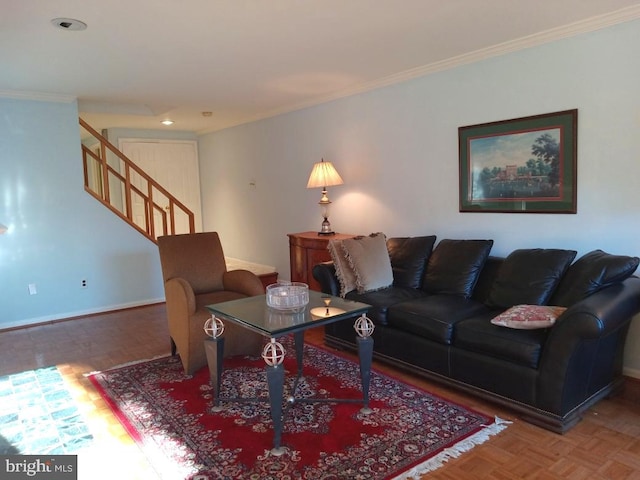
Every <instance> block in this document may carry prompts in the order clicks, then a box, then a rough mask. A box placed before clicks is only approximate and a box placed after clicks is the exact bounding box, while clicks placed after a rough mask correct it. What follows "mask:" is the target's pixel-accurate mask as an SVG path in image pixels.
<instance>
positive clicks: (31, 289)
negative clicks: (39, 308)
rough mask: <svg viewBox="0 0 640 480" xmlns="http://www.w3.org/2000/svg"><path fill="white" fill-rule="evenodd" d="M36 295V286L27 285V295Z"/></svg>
mask: <svg viewBox="0 0 640 480" xmlns="http://www.w3.org/2000/svg"><path fill="white" fill-rule="evenodd" d="M36 293H38V289H37V288H36V284H35V283H30V284H29V295H35V294H36Z"/></svg>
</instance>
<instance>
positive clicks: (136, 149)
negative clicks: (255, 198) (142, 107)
mask: <svg viewBox="0 0 640 480" xmlns="http://www.w3.org/2000/svg"><path fill="white" fill-rule="evenodd" d="M118 146H119V148H120V151H121V152H122V153H124V154H125V155H126V156H127V157H129V158H130V159H131V160H132V161H133V162H134V163H135V164H136V165H138V166H139V167H140V168H142V169H143V170H144V171H145V172H146V173H147V174H148V175H149V176H150V177H151V178H153V179H154V180H155V181H156V182H158V183H159V184H160V185H161V186H162V187H163V188H164V189H165V190H167V191H168V192H169V193H171V194H172V195H173V196H174V197H176V198H177V199H178V200H179V201H180V202H182V203H183V204H184V205H185V206H186V207H187V208H188V209H189V210H191V211H192V212H193V213H194V217H195V228H196V231H197V232H201V231H202V215H201V211H200V176H199V169H198V148H197V142H195V141H190V140H187V141H180V140H142V139H127V138H125V139H120V140H119V142H118ZM131 183H132V184H133V185H135V186H136V187H137V188H139V189H140V190H141V191H143V192H145V193H146V192H147V188H148V187H147V182H146V181H145V180H144V179H143V178H142V177H140V175H137V174H134V175H132V177H131ZM153 199H154V202H155V203H157V204H159V205H160V206H161V208H162V209H164V210H165V211H166V212H167V213H168V209H169V201H168V199H167V198H166V197H165V196H164V195H162V194H160V193H159V192H158V191H154V192H153ZM132 209H133V217H134V221H135V222H136V224H137V225H138V226H140V227H141V228H143V229H146V220H145V219H146V216H145V208H144V200H143V199H142V198H141V197H136V196H134V198H133V202H132ZM175 212H176V233H189V219H188V217H187V216H186V215H182V214H181V213H180V211H179V210H176V211H175ZM153 217H154V227H155V232H156V236H160V235H162V215H161V214H160V212H158V211H154V216H153ZM167 221H169V220H167ZM168 228H169V229H170V228H171V227H170V226H168Z"/></svg>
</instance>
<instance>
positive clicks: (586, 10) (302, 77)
mask: <svg viewBox="0 0 640 480" xmlns="http://www.w3.org/2000/svg"><path fill="white" fill-rule="evenodd" d="M0 11H1V12H2V13H1V14H0V96H10V97H16V98H35V99H44V100H61V101H65V100H66V101H69V100H73V99H74V98H77V99H78V101H79V107H80V111H81V115H82V117H83V118H84V119H85V120H87V121H88V122H89V123H90V124H92V125H93V126H94V127H95V128H97V129H98V130H100V129H103V128H114V127H126V128H152V129H172V130H189V131H195V132H198V133H204V132H210V131H215V130H219V129H223V128H226V127H230V126H233V125H238V124H242V123H246V122H250V121H253V120H256V119H260V118H266V117H269V116H273V115H276V114H279V113H283V112H288V111H293V110H296V109H300V108H303V107H306V106H310V105H315V104H319V103H322V102H326V101H329V100H332V99H335V98H340V97H343V96H346V95H350V94H354V93H358V92H363V91H367V90H371V89H373V88H376V87H380V86H383V85H388V84H391V83H395V82H398V81H402V80H407V79H410V78H414V77H417V76H420V75H425V74H428V73H431V72H435V71H439V70H443V69H446V68H451V67H453V66H456V65H461V64H464V63H469V62H472V61H476V60H480V59H482V58H487V57H489V56H493V55H499V54H502V53H506V52H510V51H515V50H518V49H522V48H527V47H530V46H534V45H538V44H541V43H545V42H548V41H553V40H556V39H558V38H563V37H566V36H571V35H575V34H579V33H582V32H587V31H592V30H596V29H598V28H603V27H607V26H610V25H613V24H616V23H620V22H624V21H628V20H632V19H636V18H640V3H638V2H637V0H537V1H531V0H482V1H478V0H447V1H443V0H187V1H184V2H179V1H176V0H126V1H125V0H109V1H97V0H56V1H51V0H21V1H16V0H0ZM58 17H68V18H74V19H78V20H81V21H83V22H85V23H86V24H87V25H88V28H87V29H86V30H84V31H68V30H63V29H60V28H58V27H55V26H54V25H52V23H51V20H52V19H54V18H58ZM202 112H211V116H207V117H205V116H203V115H202ZM165 118H170V119H172V120H174V122H175V123H174V124H173V125H172V126H170V127H163V126H162V125H161V124H160V121H161V120H163V119H165Z"/></svg>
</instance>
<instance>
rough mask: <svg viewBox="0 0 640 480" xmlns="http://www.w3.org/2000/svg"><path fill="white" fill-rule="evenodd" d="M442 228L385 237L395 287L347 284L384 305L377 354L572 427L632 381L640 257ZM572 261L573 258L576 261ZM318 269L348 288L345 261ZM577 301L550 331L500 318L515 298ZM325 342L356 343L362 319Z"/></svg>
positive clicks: (331, 331)
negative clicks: (498, 249)
mask: <svg viewBox="0 0 640 480" xmlns="http://www.w3.org/2000/svg"><path fill="white" fill-rule="evenodd" d="M435 240H436V239H435V236H425V237H413V238H391V239H388V240H387V241H386V246H387V249H388V253H389V257H390V262H391V267H392V271H393V284H392V285H391V286H389V287H386V288H382V289H376V290H374V291H369V292H364V293H359V292H358V291H357V290H352V291H350V292H342V293H343V294H345V296H346V298H349V299H353V300H357V301H361V302H364V303H368V304H370V305H372V306H373V308H372V309H371V310H370V312H369V314H368V315H369V317H370V318H371V319H372V320H373V321H374V323H375V325H376V329H375V332H374V335H373V338H374V341H375V347H374V352H375V353H374V354H375V356H376V357H377V358H378V359H380V360H383V361H387V362H390V363H392V364H395V365H397V366H400V367H403V368H408V369H410V370H411V371H413V372H416V373H418V374H421V375H424V376H426V377H428V378H431V379H434V380H438V381H442V382H445V383H446V384H449V385H452V386H455V387H460V388H462V389H464V390H466V391H468V392H472V393H474V394H478V395H481V396H482V397H484V398H487V399H490V400H492V401H495V402H498V403H499V404H502V405H504V406H508V407H509V408H511V409H513V410H515V411H516V412H518V413H519V416H520V417H521V418H522V419H524V420H526V421H529V422H531V423H534V424H537V425H539V426H542V427H544V428H546V429H549V430H552V431H555V432H558V433H564V432H565V431H567V430H568V429H569V428H571V427H572V426H574V425H575V424H576V423H577V422H578V421H579V420H580V418H581V416H582V413H583V412H584V411H585V410H586V409H587V408H589V407H590V406H591V405H593V404H594V403H595V402H597V401H598V400H600V399H601V398H603V397H604V396H607V395H609V394H611V393H612V392H614V391H615V390H616V389H618V388H619V387H620V386H621V385H622V382H623V377H622V360H623V350H624V345H625V339H626V336H627V331H628V328H629V324H630V322H631V320H632V317H633V316H634V315H635V314H637V313H638V312H640V279H639V278H637V277H635V276H632V274H633V273H634V271H635V270H636V267H637V266H638V258H636V257H626V256H618V255H609V254H607V253H605V252H602V251H600V250H596V251H593V252H590V253H588V254H586V255H584V256H583V257H582V258H580V259H578V260H576V261H575V262H574V261H573V260H574V258H575V256H576V252H574V251H571V250H561V249H522V250H516V251H514V252H512V253H511V254H510V255H508V256H507V257H506V258H498V257H492V256H489V250H490V249H491V247H492V243H493V242H492V241H490V240H442V241H440V243H438V244H437V246H435V247H434V245H435ZM572 262H573V263H572ZM313 276H314V278H315V279H316V280H318V282H320V284H321V285H322V290H323V292H325V293H330V294H333V295H339V294H340V293H341V292H340V288H341V285H340V280H339V279H338V278H337V276H336V268H335V264H334V262H326V263H322V264H318V265H316V266H314V268H313ZM522 304H526V305H556V306H561V307H566V310H565V311H564V313H562V314H561V315H560V316H559V317H557V319H556V320H555V323H553V325H552V326H550V327H548V328H536V329H520V328H517V329H515V328H507V327H505V326H499V325H495V324H492V323H491V319H492V318H494V317H496V316H497V315H499V314H500V313H502V312H504V311H506V310H509V308H510V307H512V306H514V305H522ZM325 341H326V343H327V344H328V345H330V346H333V347H338V348H355V342H354V331H353V327H352V322H338V323H335V324H331V325H328V326H327V327H326V329H325Z"/></svg>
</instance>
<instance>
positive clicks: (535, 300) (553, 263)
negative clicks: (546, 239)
mask: <svg viewBox="0 0 640 480" xmlns="http://www.w3.org/2000/svg"><path fill="white" fill-rule="evenodd" d="M576 253H577V252H576V251H575V250H561V249H553V248H548V249H544V248H531V249H519V250H514V251H513V252H512V253H511V254H509V256H508V257H507V258H505V260H504V262H503V263H502V265H501V266H500V270H499V271H498V276H497V277H496V279H495V281H494V282H493V285H492V286H491V291H490V292H489V299H488V301H487V303H488V304H489V306H490V307H495V308H509V307H513V306H514V305H521V304H526V305H546V304H547V302H548V300H549V299H550V298H551V295H552V294H553V291H554V290H555V289H556V287H557V286H558V284H559V283H560V280H561V279H562V276H563V275H564V273H565V272H566V271H567V268H568V267H569V265H570V264H571V262H572V261H573V259H574V258H575V256H576Z"/></svg>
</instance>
